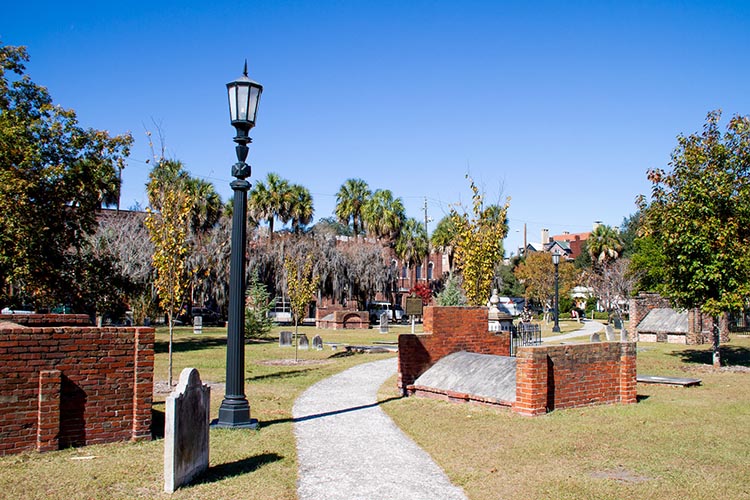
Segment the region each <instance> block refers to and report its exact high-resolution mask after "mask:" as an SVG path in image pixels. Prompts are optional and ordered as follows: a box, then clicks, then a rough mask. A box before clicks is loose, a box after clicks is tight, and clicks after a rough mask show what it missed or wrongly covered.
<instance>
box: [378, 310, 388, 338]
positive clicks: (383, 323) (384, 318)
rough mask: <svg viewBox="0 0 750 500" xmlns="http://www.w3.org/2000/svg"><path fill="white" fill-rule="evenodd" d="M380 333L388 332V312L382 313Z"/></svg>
mask: <svg viewBox="0 0 750 500" xmlns="http://www.w3.org/2000/svg"><path fill="white" fill-rule="evenodd" d="M380 333H388V313H387V312H384V313H381V314H380Z"/></svg>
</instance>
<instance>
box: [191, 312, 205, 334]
mask: <svg viewBox="0 0 750 500" xmlns="http://www.w3.org/2000/svg"><path fill="white" fill-rule="evenodd" d="M193 333H199V334H200V333H203V316H193Z"/></svg>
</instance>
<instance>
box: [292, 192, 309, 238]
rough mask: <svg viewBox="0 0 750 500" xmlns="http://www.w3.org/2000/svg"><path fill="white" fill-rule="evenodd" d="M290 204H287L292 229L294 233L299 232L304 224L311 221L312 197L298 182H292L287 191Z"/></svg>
mask: <svg viewBox="0 0 750 500" xmlns="http://www.w3.org/2000/svg"><path fill="white" fill-rule="evenodd" d="M289 198H290V201H291V203H290V206H289V218H290V219H291V221H292V230H293V231H294V234H299V232H300V229H301V227H302V226H306V225H308V224H309V223H310V221H312V217H313V213H314V212H315V209H314V208H313V199H312V196H311V195H310V191H309V190H308V189H307V188H306V187H304V186H300V185H299V184H294V185H292V187H291V188H290V193H289Z"/></svg>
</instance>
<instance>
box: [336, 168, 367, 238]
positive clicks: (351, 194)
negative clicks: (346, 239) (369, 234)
mask: <svg viewBox="0 0 750 500" xmlns="http://www.w3.org/2000/svg"><path fill="white" fill-rule="evenodd" d="M370 196H372V191H370V187H369V186H368V185H367V183H366V182H365V181H363V180H362V179H347V180H346V181H345V182H344V183H343V184H342V185H341V188H340V189H339V192H338V194H337V195H336V210H335V212H334V213H335V214H336V217H338V219H339V222H341V223H342V224H345V225H348V224H349V220H350V219H351V221H352V230H353V231H354V237H355V238H356V237H357V236H358V235H359V231H360V229H362V207H363V206H364V204H365V203H367V200H369V199H370Z"/></svg>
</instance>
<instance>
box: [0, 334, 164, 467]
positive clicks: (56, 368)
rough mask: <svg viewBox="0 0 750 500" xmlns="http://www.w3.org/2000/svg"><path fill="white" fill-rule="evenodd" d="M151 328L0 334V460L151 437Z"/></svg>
mask: <svg viewBox="0 0 750 500" xmlns="http://www.w3.org/2000/svg"><path fill="white" fill-rule="evenodd" d="M153 363H154V330H153V329H152V328H94V327H55V328H28V327H22V326H8V325H7V324H6V325H4V326H3V327H1V328H0V455H5V454H9V453H17V452H20V451H23V450H29V449H38V450H40V451H46V450H53V449H58V448H62V447H66V446H82V445H87V444H96V443H107V442H113V441H122V440H131V439H132V440H142V439H149V438H150V426H151V398H152V391H153V368H154V364H153Z"/></svg>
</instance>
